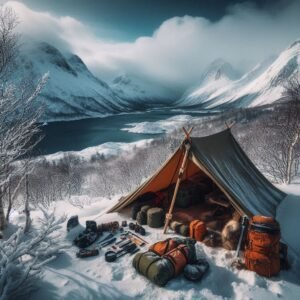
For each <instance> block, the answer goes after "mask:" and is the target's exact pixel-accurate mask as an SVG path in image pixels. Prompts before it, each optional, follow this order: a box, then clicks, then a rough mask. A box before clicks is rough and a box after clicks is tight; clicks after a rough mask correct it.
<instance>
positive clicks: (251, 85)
mask: <svg viewBox="0 0 300 300" xmlns="http://www.w3.org/2000/svg"><path fill="white" fill-rule="evenodd" d="M299 63H300V41H297V42H295V43H293V44H292V45H291V46H290V47H289V48H287V49H286V50H284V51H283V52H282V53H281V54H280V55H279V56H278V57H277V58H276V59H273V58H270V59H267V60H266V61H264V62H263V63H261V64H260V65H257V66H256V67H255V68H254V69H253V70H251V71H250V72H249V73H247V74H245V75H244V76H243V77H241V78H240V79H237V80H233V79H234V78H233V77H229V76H225V75H226V74H231V73H230V72H228V71H227V72H221V71H220V72H217V73H216V74H215V76H209V79H208V80H205V81H204V83H203V82H201V83H200V85H199V86H198V87H197V88H196V89H194V90H192V91H190V92H187V93H186V94H185V95H184V96H183V97H182V98H181V99H180V100H179V101H177V105H178V106H182V107H191V106H197V107H199V108H203V109H226V108H231V107H253V106H261V105H266V104H271V103H274V102H275V101H277V100H279V99H281V98H282V94H283V91H284V88H283V82H284V80H286V79H288V78H289V77H290V76H291V75H292V74H294V73H295V72H296V70H299ZM225 70H228V67H227V68H225ZM224 73H225V75H224ZM218 74H220V75H221V76H217V75H218Z"/></svg>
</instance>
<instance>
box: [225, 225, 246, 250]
mask: <svg viewBox="0 0 300 300" xmlns="http://www.w3.org/2000/svg"><path fill="white" fill-rule="evenodd" d="M221 236H222V245H223V248H225V249H227V250H236V249H237V247H238V243H239V239H240V236H241V225H240V223H239V222H238V221H235V220H230V221H229V222H227V223H226V225H225V226H224V228H223V230H222V232H221Z"/></svg>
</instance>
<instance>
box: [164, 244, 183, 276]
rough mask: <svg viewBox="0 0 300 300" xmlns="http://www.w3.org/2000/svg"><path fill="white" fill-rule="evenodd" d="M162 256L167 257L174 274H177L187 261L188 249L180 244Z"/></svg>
mask: <svg viewBox="0 0 300 300" xmlns="http://www.w3.org/2000/svg"><path fill="white" fill-rule="evenodd" d="M164 258H167V259H168V260H169V261H170V262H171V263H172V265H173V267H174V270H175V276H177V275H179V274H180V273H181V272H182V271H183V269H184V267H185V266H186V265H187V263H188V261H189V249H188V247H187V246H185V245H183V244H181V245H179V246H178V247H177V248H175V249H173V250H171V251H169V252H168V253H167V254H165V255H164Z"/></svg>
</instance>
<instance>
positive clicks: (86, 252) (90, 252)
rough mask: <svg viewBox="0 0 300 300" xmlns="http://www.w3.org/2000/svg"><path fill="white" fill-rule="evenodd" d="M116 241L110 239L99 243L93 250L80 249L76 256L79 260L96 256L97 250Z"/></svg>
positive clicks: (113, 238) (112, 238)
mask: <svg viewBox="0 0 300 300" xmlns="http://www.w3.org/2000/svg"><path fill="white" fill-rule="evenodd" d="M115 241H116V238H115V237H110V238H109V239H105V240H103V241H102V242H101V243H98V244H96V245H95V247H94V248H93V249H80V250H79V251H78V252H77V253H76V256H77V257H79V258H85V257H91V256H97V255H98V254H99V250H100V249H101V248H103V247H106V246H108V245H110V244H112V243H114V242H115Z"/></svg>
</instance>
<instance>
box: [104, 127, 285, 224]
mask: <svg viewBox="0 0 300 300" xmlns="http://www.w3.org/2000/svg"><path fill="white" fill-rule="evenodd" d="M185 142H187V143H189V144H190V149H189V155H186V156H187V158H186V160H187V162H186V166H185V172H183V174H182V172H179V168H180V166H182V163H183V159H184V156H185V153H186V148H185V147H184V146H183V145H182V144H181V145H180V147H178V149H177V150H176V151H175V152H174V154H173V155H172V156H171V157H170V158H169V159H168V160H167V161H166V162H165V163H164V164H163V165H162V166H161V167H160V168H159V170H157V171H156V172H155V173H154V174H153V176H151V177H150V178H148V179H147V180H146V181H145V182H143V183H142V185H140V186H139V187H138V188H137V189H136V190H135V191H133V192H132V193H130V194H129V195H128V196H127V197H125V198H123V199H122V200H121V201H119V202H118V203H117V204H116V205H115V206H114V207H112V208H111V209H110V210H109V212H116V211H120V210H121V209H123V208H125V207H126V206H128V205H130V204H134V203H138V202H139V197H140V196H141V195H143V194H145V193H147V192H150V191H152V192H158V191H162V190H166V189H168V187H170V185H172V184H175V183H176V181H177V179H178V175H177V174H178V173H179V174H181V175H180V176H181V179H182V181H185V180H189V179H190V178H192V177H193V176H195V175H196V174H199V176H201V175H202V176H203V177H206V178H209V179H210V180H211V181H212V182H213V183H214V185H215V187H217V188H218V189H219V190H220V191H221V192H222V193H223V194H224V195H225V196H226V197H227V199H228V201H229V203H230V204H231V205H232V206H233V207H234V209H235V210H237V211H238V212H239V214H241V215H247V216H248V217H252V215H254V214H263V215H267V216H275V215H276V209H277V207H278V205H279V203H281V201H282V200H283V199H284V198H285V197H286V194H285V193H283V192H281V191H280V190H278V189H277V188H276V187H275V186H273V185H272V184H271V183H270V182H269V181H268V180H267V179H266V178H265V177H264V176H263V175H262V174H261V173H260V172H259V171H258V169H257V168H256V167H255V166H254V164H253V163H252V162H251V161H250V159H249V158H248V157H247V155H246V154H245V152H244V151H243V150H242V148H241V147H240V146H239V144H238V143H237V141H236V140H235V138H234V136H233V135H232V133H231V130H230V129H227V130H225V131H222V132H219V133H216V134H213V135H210V136H205V137H189V139H187V140H186V139H185V141H184V143H185ZM224 164H226V168H224ZM229 179H230V180H229ZM241 187H242V188H241ZM218 206H219V207H222V206H220V205H218ZM170 208H171V207H170ZM169 213H171V215H172V214H173V210H172V209H171V210H170V211H169ZM170 218H171V216H169V217H168V219H170ZM197 219H199V218H198V217H197ZM205 221H207V220H205ZM227 221H228V220H227ZM168 225H169V221H168V222H166V228H167V227H168Z"/></svg>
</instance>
